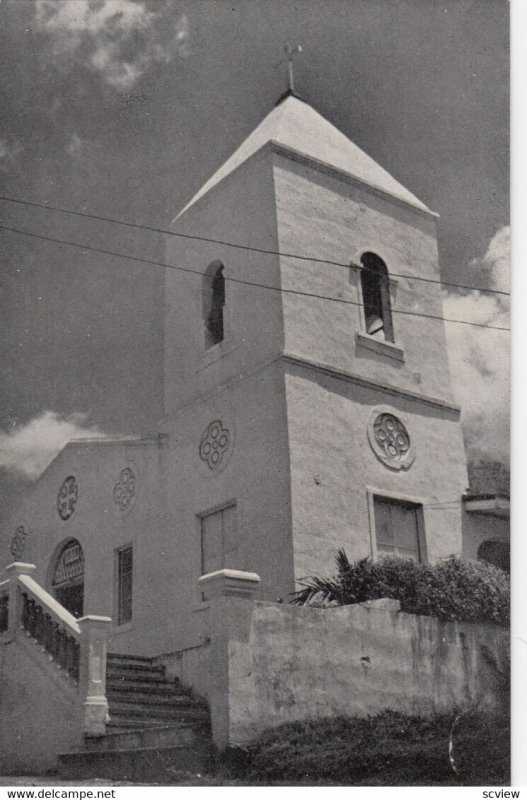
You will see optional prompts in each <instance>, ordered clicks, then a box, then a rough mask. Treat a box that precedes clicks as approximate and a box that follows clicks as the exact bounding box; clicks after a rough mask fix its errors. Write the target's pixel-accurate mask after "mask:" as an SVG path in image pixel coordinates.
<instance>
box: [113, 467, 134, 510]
mask: <svg viewBox="0 0 527 800" xmlns="http://www.w3.org/2000/svg"><path fill="white" fill-rule="evenodd" d="M136 486H137V477H136V475H135V473H134V471H133V469H132V468H131V467H126V468H125V469H122V470H121V472H120V473H119V478H118V479H117V483H116V484H115V486H114V489H113V499H114V502H115V503H116V505H117V506H119V510H120V511H121V513H123V514H124V513H126V512H128V511H131V510H132V508H133V506H134V505H135V497H136Z"/></svg>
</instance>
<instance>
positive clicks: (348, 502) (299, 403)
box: [286, 365, 467, 579]
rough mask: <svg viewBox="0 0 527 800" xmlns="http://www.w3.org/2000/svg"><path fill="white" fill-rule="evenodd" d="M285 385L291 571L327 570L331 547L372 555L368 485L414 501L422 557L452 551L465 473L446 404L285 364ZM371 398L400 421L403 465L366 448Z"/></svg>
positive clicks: (457, 549) (456, 547)
mask: <svg viewBox="0 0 527 800" xmlns="http://www.w3.org/2000/svg"><path fill="white" fill-rule="evenodd" d="M286 389H287V407H288V431H289V445H290V459H291V486H292V488H291V503H292V512H293V530H294V534H293V541H294V559H295V578H296V579H298V578H301V577H305V576H306V575H313V574H318V575H331V574H333V572H334V568H335V555H336V552H337V550H338V548H340V547H344V548H345V550H346V552H347V554H348V557H349V558H350V559H351V560H355V559H358V558H364V557H366V556H370V557H373V558H375V557H376V555H377V551H376V540H375V521H374V516H373V513H372V497H373V495H374V494H377V495H381V496H385V497H395V498H399V499H405V500H409V501H412V502H414V503H417V504H420V505H421V506H422V516H423V523H424V524H423V537H424V540H425V541H424V543H425V553H424V559H425V560H428V561H431V562H434V561H436V560H437V559H438V558H442V557H445V556H448V555H452V554H460V553H461V548H462V544H461V517H462V513H463V512H462V508H461V494H462V492H463V490H464V488H465V487H466V480H467V478H466V462H465V452H464V448H463V441H462V438H461V431H460V425H459V419H458V416H457V414H456V413H455V412H451V411H449V410H448V409H442V408H440V407H433V406H428V405H425V404H423V403H420V402H419V401H417V400H411V399H409V398H404V397H401V396H397V395H394V394H391V395H387V394H384V393H381V392H379V391H377V390H375V389H374V388H366V387H361V386H358V385H356V384H354V383H352V382H350V381H346V380H344V379H339V378H338V376H336V375H335V376H331V375H327V374H323V373H322V372H320V371H317V370H307V369H305V368H304V367H301V366H294V365H291V366H290V367H289V368H288V375H287V378H286ZM379 404H382V405H387V406H389V407H390V408H392V409H393V413H394V414H396V415H397V416H398V417H399V419H401V420H402V421H403V423H404V424H405V426H406V428H407V430H408V433H409V435H410V440H411V443H412V447H413V448H414V452H415V461H414V462H413V464H412V466H411V467H410V469H408V470H400V471H393V470H391V469H389V468H387V467H386V465H385V464H384V463H383V462H382V461H380V460H379V458H378V457H377V456H376V454H375V453H374V452H373V450H372V448H371V447H370V444H369V441H368V434H367V429H368V420H369V417H370V414H371V413H372V409H374V408H376V407H377V406H378V405H379ZM445 502H448V503H449V505H441V504H442V503H445Z"/></svg>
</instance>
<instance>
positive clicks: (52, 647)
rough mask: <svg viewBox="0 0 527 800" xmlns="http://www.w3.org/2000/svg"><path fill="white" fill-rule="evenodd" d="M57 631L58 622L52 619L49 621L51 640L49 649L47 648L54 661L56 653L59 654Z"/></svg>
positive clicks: (56, 659)
mask: <svg viewBox="0 0 527 800" xmlns="http://www.w3.org/2000/svg"><path fill="white" fill-rule="evenodd" d="M58 632H59V624H58V622H55V621H53V620H52V622H51V635H50V640H51V641H50V649H49V651H50V653H51V655H52V656H53V658H54V659H55V661H58V654H59V636H58Z"/></svg>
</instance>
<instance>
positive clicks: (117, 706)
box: [109, 703, 208, 724]
mask: <svg viewBox="0 0 527 800" xmlns="http://www.w3.org/2000/svg"><path fill="white" fill-rule="evenodd" d="M109 705H110V708H109V713H110V719H113V720H115V719H116V718H119V719H123V718H124V719H129V720H132V719H141V720H153V721H155V722H157V721H159V720H161V721H163V720H164V721H165V724H168V722H169V721H172V720H173V721H174V722H181V721H185V720H203V719H207V718H208V711H207V709H206V708H204V707H203V706H192V705H189V706H181V707H177V706H176V707H168V708H166V707H163V706H151V705H144V706H142V705H139V704H137V705H134V704H133V703H110V704H109Z"/></svg>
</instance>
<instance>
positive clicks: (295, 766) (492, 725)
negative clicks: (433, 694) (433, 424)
mask: <svg viewBox="0 0 527 800" xmlns="http://www.w3.org/2000/svg"><path fill="white" fill-rule="evenodd" d="M509 741H510V720H509V716H508V714H507V713H505V712H503V713H492V714H491V713H483V712H478V711H475V710H472V711H467V712H464V713H459V714H452V713H449V714H441V715H436V716H434V717H431V718H425V717H411V716H407V715H404V714H400V713H397V712H394V711H385V712H383V713H382V714H379V715H377V716H375V717H368V718H366V719H353V718H345V717H337V718H335V717H332V718H324V719H319V720H311V721H307V722H294V723H289V724H286V725H283V726H281V727H280V728H276V729H274V730H272V731H269V732H268V733H267V734H265V735H264V736H262V737H261V738H260V740H259V741H258V742H256V743H255V744H254V745H253V746H251V747H250V748H249V749H248V750H247V751H246V752H245V753H244V757H243V759H242V760H240V761H239V763H238V768H237V769H233V767H232V766H231V768H230V769H228V770H227V772H230V774H231V776H232V778H233V779H235V780H236V782H237V783H238V782H239V781H242V782H243V783H245V784H246V785H257V784H267V785H269V784H274V785H283V784H286V785H315V786H316V785H348V786H436V785H437V786H441V785H449V786H481V785H489V784H496V785H501V786H503V785H507V784H509V783H510V756H509V749H510V748H509ZM449 745H451V747H450V750H449ZM231 765H232V761H231ZM222 772H223V773H224V782H225V783H228V782H229V781H228V778H227V775H226V774H225V770H222Z"/></svg>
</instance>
